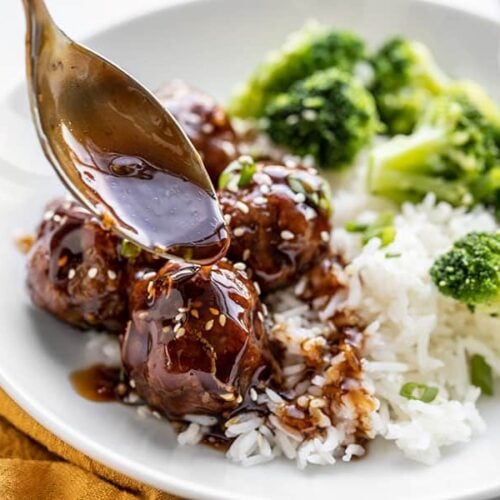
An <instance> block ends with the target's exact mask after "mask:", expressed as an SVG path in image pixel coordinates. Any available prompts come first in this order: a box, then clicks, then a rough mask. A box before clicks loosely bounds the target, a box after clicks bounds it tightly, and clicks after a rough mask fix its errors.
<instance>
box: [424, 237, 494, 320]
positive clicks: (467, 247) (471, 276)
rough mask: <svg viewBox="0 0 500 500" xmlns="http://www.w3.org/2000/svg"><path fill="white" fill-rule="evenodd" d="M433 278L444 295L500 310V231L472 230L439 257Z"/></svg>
mask: <svg viewBox="0 0 500 500" xmlns="http://www.w3.org/2000/svg"><path fill="white" fill-rule="evenodd" d="M430 273H431V277H432V280H433V281H434V283H435V284H436V286H437V287H438V289H439V291H440V292H441V293H442V294H443V295H447V296H449V297H453V298H454V299H456V300H459V301H460V302H464V303H465V304H468V305H469V306H471V307H476V308H478V309H481V310H485V311H487V312H490V313H493V314H495V313H496V314H498V313H499V312H500V232H496V233H469V234H468V235H466V236H465V237H464V238H462V239H460V240H458V241H456V242H455V243H454V245H453V248H452V249H451V250H449V251H448V252H447V253H445V254H444V255H442V256H441V257H439V258H438V259H437V260H436V262H435V263H434V265H433V266H432V268H431V271H430Z"/></svg>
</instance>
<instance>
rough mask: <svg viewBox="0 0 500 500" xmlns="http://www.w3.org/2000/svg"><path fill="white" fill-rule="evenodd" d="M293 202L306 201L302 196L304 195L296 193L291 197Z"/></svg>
mask: <svg viewBox="0 0 500 500" xmlns="http://www.w3.org/2000/svg"><path fill="white" fill-rule="evenodd" d="M293 201H294V202H295V203H304V201H306V196H305V195H304V193H296V194H295V196H294V197H293Z"/></svg>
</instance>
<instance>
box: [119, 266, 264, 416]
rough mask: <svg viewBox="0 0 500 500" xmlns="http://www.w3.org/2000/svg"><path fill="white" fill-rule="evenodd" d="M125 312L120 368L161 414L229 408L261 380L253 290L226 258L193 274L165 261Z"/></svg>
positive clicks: (260, 326) (259, 319)
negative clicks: (127, 313)
mask: <svg viewBox="0 0 500 500" xmlns="http://www.w3.org/2000/svg"><path fill="white" fill-rule="evenodd" d="M130 311H131V321H130V323H129V326H128V328H127V332H126V334H125V336H124V338H123V340H122V360H123V365H124V367H125V370H126V371H127V373H128V375H129V376H130V378H131V379H133V380H134V382H135V387H136V391H137V393H138V394H139V395H140V396H141V397H142V398H143V399H144V400H145V401H146V402H147V403H148V404H149V405H150V406H151V407H152V408H155V409H156V410H158V411H160V412H162V413H164V414H166V415H169V416H180V415H184V414H186V413H203V414H220V413H222V412H224V411H228V410H234V409H235V408H237V407H238V405H240V403H241V402H242V401H243V398H244V397H245V395H246V393H247V391H248V390H249V388H250V386H251V385H252V384H253V383H257V382H258V381H259V380H262V379H263V378H265V377H267V376H268V373H269V366H270V365H269V354H268V353H269V350H268V348H267V335H266V330H265V325H264V316H263V313H262V308H261V304H260V301H259V298H258V295H257V292H256V290H255V287H254V286H253V283H252V282H251V281H250V280H249V279H248V277H247V276H246V275H245V273H244V272H242V271H238V270H236V269H235V268H234V267H233V265H232V264H230V263H229V262H228V261H226V260H222V261H220V262H218V263H217V264H215V265H213V266H206V267H202V268H200V269H199V271H198V272H194V271H192V268H191V266H189V265H188V264H180V263H177V262H169V263H167V264H166V265H165V266H164V267H163V268H162V269H161V270H160V271H159V273H158V274H157V275H156V277H155V278H153V279H143V280H139V281H137V282H136V283H135V285H134V287H133V290H132V294H131V297H130Z"/></svg>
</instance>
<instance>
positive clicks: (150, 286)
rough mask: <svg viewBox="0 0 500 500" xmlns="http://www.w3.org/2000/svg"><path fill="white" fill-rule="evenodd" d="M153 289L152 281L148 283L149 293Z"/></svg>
mask: <svg viewBox="0 0 500 500" xmlns="http://www.w3.org/2000/svg"><path fill="white" fill-rule="evenodd" d="M152 289H153V282H152V281H150V282H149V283H148V288H147V290H148V293H151V290H152Z"/></svg>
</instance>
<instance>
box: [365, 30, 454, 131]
mask: <svg viewBox="0 0 500 500" xmlns="http://www.w3.org/2000/svg"><path fill="white" fill-rule="evenodd" d="M371 63H372V66H373V70H374V79H373V83H372V85H371V86H370V90H371V91H372V93H373V95H374V97H375V101H376V103H377V109H378V112H379V115H380V118H381V120H382V122H383V123H384V124H385V126H386V132H387V133H388V135H395V134H408V133H410V132H412V131H413V129H414V127H415V124H416V123H417V121H418V120H419V118H420V116H421V115H422V112H423V111H424V109H425V108H426V106H427V105H428V103H429V101H430V100H431V99H432V98H433V97H434V96H435V95H439V94H440V93H441V92H443V90H444V89H445V87H446V85H447V84H448V77H447V76H446V75H445V74H444V73H443V72H442V71H441V69H440V68H439V67H438V66H437V64H436V62H435V61H434V58H433V57H432V54H431V53H430V51H429V49H428V48H427V47H426V46H425V45H423V44H422V43H419V42H416V41H413V40H407V39H405V38H400V37H396V38H393V39H391V40H389V41H388V42H386V43H385V44H384V45H383V46H382V47H381V48H380V50H379V51H378V52H377V53H376V54H375V55H374V56H373V57H372V59H371Z"/></svg>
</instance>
